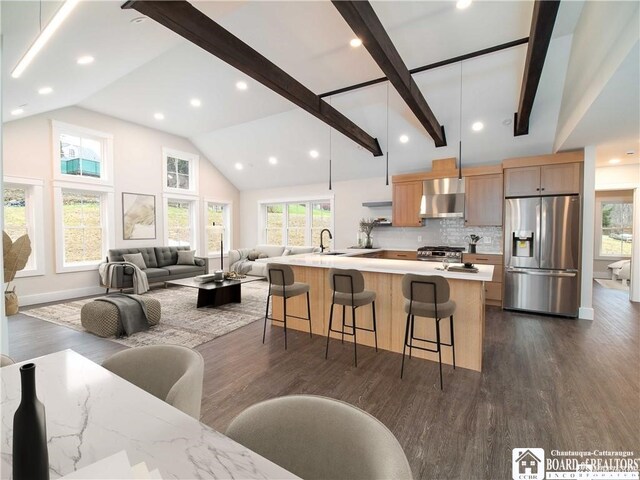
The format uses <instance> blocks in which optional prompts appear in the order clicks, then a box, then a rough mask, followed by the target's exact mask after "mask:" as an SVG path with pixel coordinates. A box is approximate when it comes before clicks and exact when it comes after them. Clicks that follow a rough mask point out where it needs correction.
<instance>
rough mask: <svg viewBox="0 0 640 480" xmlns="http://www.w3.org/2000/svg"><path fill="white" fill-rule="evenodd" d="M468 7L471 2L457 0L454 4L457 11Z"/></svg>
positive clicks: (469, 0)
mask: <svg viewBox="0 0 640 480" xmlns="http://www.w3.org/2000/svg"><path fill="white" fill-rule="evenodd" d="M469 5H471V0H458V1H457V2H456V8H457V9H458V10H464V9H465V8H469Z"/></svg>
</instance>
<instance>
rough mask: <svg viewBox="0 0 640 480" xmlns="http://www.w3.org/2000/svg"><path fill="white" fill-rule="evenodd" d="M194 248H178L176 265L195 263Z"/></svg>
mask: <svg viewBox="0 0 640 480" xmlns="http://www.w3.org/2000/svg"><path fill="white" fill-rule="evenodd" d="M195 254H196V251H195V250H178V263H177V264H176V265H195V264H196V259H195V258H194V256H195Z"/></svg>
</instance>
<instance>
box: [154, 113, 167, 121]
mask: <svg viewBox="0 0 640 480" xmlns="http://www.w3.org/2000/svg"><path fill="white" fill-rule="evenodd" d="M153 118H155V119H156V120H164V113H161V112H158V113H154V114H153Z"/></svg>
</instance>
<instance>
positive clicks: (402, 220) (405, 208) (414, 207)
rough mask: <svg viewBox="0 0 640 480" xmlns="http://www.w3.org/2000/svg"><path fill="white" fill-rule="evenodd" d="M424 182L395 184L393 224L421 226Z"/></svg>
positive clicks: (397, 225) (396, 225) (398, 225)
mask: <svg viewBox="0 0 640 480" xmlns="http://www.w3.org/2000/svg"><path fill="white" fill-rule="evenodd" d="M421 199H422V182H421V181H416V182H402V183H394V184H393V207H392V211H393V215H392V216H393V226H394V227H420V226H422V219H421V218H420V200H421Z"/></svg>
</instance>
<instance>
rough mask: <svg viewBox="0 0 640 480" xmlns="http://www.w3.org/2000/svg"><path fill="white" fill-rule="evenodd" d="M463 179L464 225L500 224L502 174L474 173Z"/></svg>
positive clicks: (502, 198)
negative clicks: (464, 182)
mask: <svg viewBox="0 0 640 480" xmlns="http://www.w3.org/2000/svg"><path fill="white" fill-rule="evenodd" d="M465 181H466V184H465V198H464V223H465V226H467V227H471V226H501V225H502V206H503V204H504V196H503V195H502V175H501V174H495V175H475V176H471V177H466V180H465Z"/></svg>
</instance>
